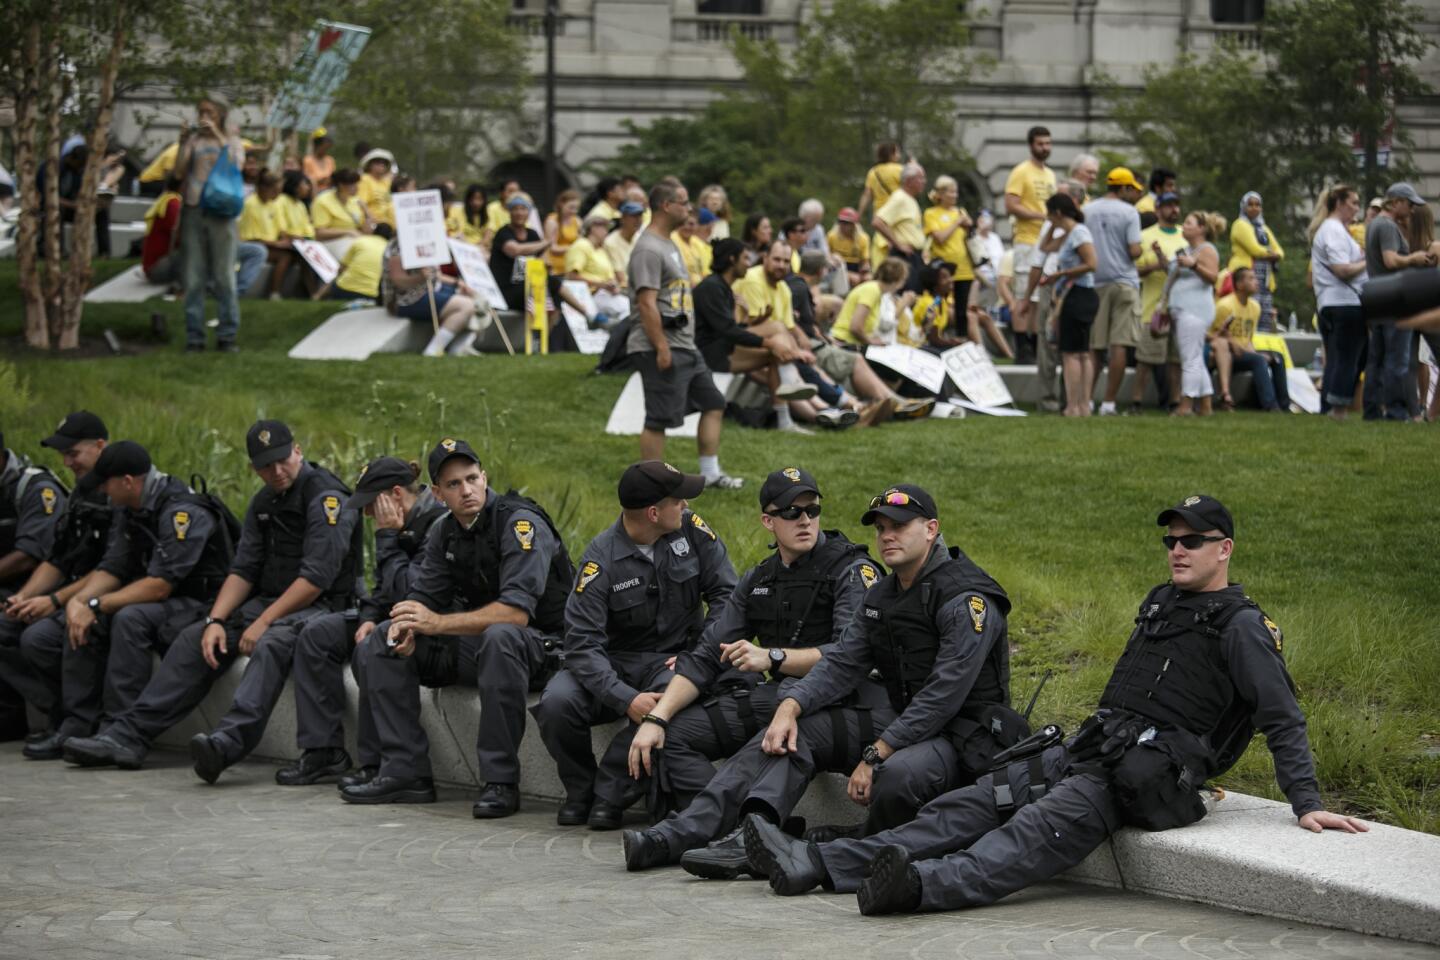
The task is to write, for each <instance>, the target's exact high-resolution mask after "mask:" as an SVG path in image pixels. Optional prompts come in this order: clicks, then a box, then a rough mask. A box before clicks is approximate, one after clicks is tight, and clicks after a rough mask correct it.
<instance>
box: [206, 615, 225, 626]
mask: <svg viewBox="0 0 1440 960" xmlns="http://www.w3.org/2000/svg"><path fill="white" fill-rule="evenodd" d="M224 622H225V621H224V620H221V619H220V618H219V617H211V616H207V617H206V618H205V626H207V627H209V626H212V625H214V624H217V623H221V624H223V623H224Z"/></svg>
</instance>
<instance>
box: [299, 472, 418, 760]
mask: <svg viewBox="0 0 1440 960" xmlns="http://www.w3.org/2000/svg"><path fill="white" fill-rule="evenodd" d="M344 509H345V510H347V511H358V512H361V513H364V514H365V515H366V516H368V517H370V518H372V519H373V520H374V521H375V591H374V592H373V593H371V594H370V595H368V596H366V597H364V598H363V599H361V601H360V607H359V610H358V612H357V614H356V615H355V616H351V615H350V614H349V613H348V612H345V613H340V612H336V613H327V614H323V615H322V616H318V617H316V618H315V619H313V620H311V621H310V622H308V623H307V624H305V629H303V630H301V631H300V641H299V643H298V645H297V646H296V648H295V725H296V737H295V739H296V744H297V746H299V747H300V750H301V751H302V752H301V755H300V759H299V760H297V761H296V762H295V763H293V764H291V765H290V766H288V767H284V768H282V769H280V770H278V771H276V773H275V782H276V783H278V784H280V785H281V786H304V785H308V784H312V783H317V782H319V781H321V780H324V779H327V778H329V777H335V776H340V775H342V774H345V773H346V772H347V770H348V769H349V766H350V755H349V754H348V753H346V751H345V728H344V722H343V716H344V711H345V678H344V676H343V674H342V671H343V669H344V667H345V662H346V661H347V660H351V657H352V655H353V652H354V650H355V648H356V647H357V646H358V645H359V644H362V643H364V642H365V641H366V639H367V638H369V637H371V635H372V634H373V633H374V630H375V625H376V624H377V623H379V622H380V621H381V620H384V619H385V617H386V616H387V615H388V614H389V612H390V608H391V607H392V606H394V605H395V604H397V603H399V602H400V601H402V600H404V599H405V598H406V597H407V596H409V593H410V575H411V573H412V572H413V571H415V570H416V569H417V567H418V565H417V564H415V563H413V562H412V561H414V559H415V557H416V556H418V555H419V553H420V548H421V546H422V545H423V544H424V542H425V535H426V533H428V532H429V530H430V527H431V525H432V524H434V522H435V521H436V520H438V519H440V518H441V517H443V516H444V515H445V504H443V503H441V502H440V500H439V499H437V498H436V496H435V494H434V493H433V492H432V491H431V490H430V488H429V487H427V486H425V485H424V484H423V483H421V482H420V465H419V464H418V463H407V462H406V461H404V460H400V459H398V458H396V457H379V458H378V459H375V460H372V461H370V462H369V463H368V464H366V465H365V466H364V467H363V468H362V469H361V471H360V479H359V480H358V481H357V482H356V484H355V492H354V493H353V494H352V495H351V496H350V499H348V500H346V501H345V503H344ZM375 642H378V643H383V642H384V638H383V637H381V638H378V639H377V640H376V641H375ZM352 662H353V664H354V669H356V670H357V671H358V670H359V659H358V658H356V659H355V660H354V661H352ZM355 681H356V684H357V685H358V686H359V688H360V704H359V710H358V724H359V729H358V731H357V740H358V746H359V757H358V760H359V764H360V768H359V770H357V771H355V773H354V774H352V775H350V776H344V777H341V780H340V785H341V786H350V785H353V784H359V783H366V782H368V781H370V780H372V779H373V778H374V777H375V774H376V773H377V772H378V771H379V769H380V743H379V740H378V739H377V737H376V735H375V721H374V719H373V718H372V717H371V715H370V703H369V698H368V697H367V696H366V695H365V683H364V679H363V677H362V676H360V674H359V673H358V672H357V674H356V678H355Z"/></svg>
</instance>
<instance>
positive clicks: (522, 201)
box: [505, 193, 530, 210]
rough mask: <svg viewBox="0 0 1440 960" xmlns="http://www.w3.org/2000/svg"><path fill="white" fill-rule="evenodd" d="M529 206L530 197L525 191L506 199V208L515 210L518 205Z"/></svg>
mask: <svg viewBox="0 0 1440 960" xmlns="http://www.w3.org/2000/svg"><path fill="white" fill-rule="evenodd" d="M528 206H530V198H529V197H527V196H525V194H523V193H517V194H515V195H514V196H512V197H511V198H510V199H509V200H506V201H505V209H506V210H514V209H515V208H516V207H528Z"/></svg>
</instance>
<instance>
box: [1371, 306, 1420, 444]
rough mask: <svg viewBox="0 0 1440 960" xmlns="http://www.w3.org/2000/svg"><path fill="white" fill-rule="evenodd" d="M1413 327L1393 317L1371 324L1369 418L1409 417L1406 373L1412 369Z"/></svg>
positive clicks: (1393, 418) (1400, 418) (1397, 418)
mask: <svg viewBox="0 0 1440 960" xmlns="http://www.w3.org/2000/svg"><path fill="white" fill-rule="evenodd" d="M1412 337H1413V335H1412V334H1411V332H1410V331H1409V330H1401V329H1399V328H1398V327H1396V326H1395V322H1394V321H1393V320H1381V321H1377V322H1375V323H1373V324H1371V325H1370V357H1369V359H1368V360H1366V362H1365V419H1366V420H1380V419H1385V420H1409V419H1410V403H1409V401H1408V400H1407V399H1406V397H1405V375H1406V374H1407V373H1409V372H1410V341H1411V339H1412Z"/></svg>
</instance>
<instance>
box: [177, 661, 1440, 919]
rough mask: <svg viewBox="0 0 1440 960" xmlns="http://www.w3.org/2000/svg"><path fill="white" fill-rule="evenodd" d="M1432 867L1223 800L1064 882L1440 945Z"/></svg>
mask: <svg viewBox="0 0 1440 960" xmlns="http://www.w3.org/2000/svg"><path fill="white" fill-rule="evenodd" d="M247 662H248V658H243V657H242V658H241V659H240V661H239V662H238V663H237V664H236V665H235V666H234V667H232V668H231V669H230V670H229V671H228V672H227V673H226V674H225V675H224V676H223V677H221V678H220V679H219V680H217V681H216V683H215V686H214V689H212V690H211V692H210V694H209V696H207V697H206V698H205V700H204V702H203V703H201V704H200V706H199V707H198V708H197V709H196V711H195V712H194V713H193V714H192V715H191V716H190V717H189V718H188V719H187V720H185V721H184V722H182V723H181V724H179V725H177V726H176V727H175V728H174V729H172V730H170V731H169V732H168V733H166V734H165V735H164V736H163V737H162V738H161V741H160V742H161V743H162V744H163V745H166V746H169V747H174V748H180V749H183V748H184V747H185V744H186V742H187V741H188V740H189V738H190V737H191V735H193V734H195V733H200V732H208V731H210V730H211V729H213V728H214V726H215V725H216V724H217V723H218V722H219V720H220V717H221V716H222V715H223V714H224V713H225V711H226V710H227V709H229V707H230V704H231V702H232V700H233V698H234V693H235V688H236V686H237V685H238V684H239V682H240V677H241V675H242V674H243V672H244V669H245V664H246V663H247ZM345 680H346V691H347V697H346V711H345V712H346V717H345V730H346V738H347V741H348V743H347V749H349V750H350V751H351V756H354V755H355V742H354V731H355V729H356V723H355V716H356V705H357V695H358V691H357V689H356V687H355V682H354V678H353V677H352V676H351V675H350V672H349V670H348V668H347V670H346V671H345ZM536 699H537V697H536V695H533V694H532V695H531V697H530V701H529V702H530V703H531V704H532V705H533V704H534V702H535V700H536ZM421 706H422V709H421V720H422V722H423V724H424V726H425V731H426V734H427V735H428V736H429V738H430V757H431V762H432V764H433V766H434V771H435V777H436V779H437V780H439V781H440V782H442V783H445V784H450V785H454V786H460V787H469V788H478V786H479V777H478V772H477V770H476V761H475V737H476V731H477V729H478V724H479V710H478V708H477V703H476V699H475V691H474V690H473V689H472V688H468V687H449V688H445V689H442V690H431V689H428V688H422V691H421ZM619 728H620V723H612V724H607V725H603V726H599V727H596V728H595V730H594V745H595V752H596V756H599V755H600V753H601V752H602V751H603V750H604V748H605V746H606V745H607V744H608V743H609V741H610V738H611V737H612V736H613V735H614V733H615V732H616V731H617V730H618V729H619ZM1255 749H1262V748H1260V747H1256V748H1255ZM298 754H299V751H298V749H297V748H296V746H295V701H294V696H293V685H287V687H286V691H285V693H284V695H283V696H282V697H281V699H280V702H279V704H278V705H277V706H276V709H275V712H274V714H273V715H272V716H271V718H270V723H269V726H268V727H267V728H266V731H265V735H264V737H263V738H262V740H261V741H260V745H259V746H258V747H257V748H256V750H255V752H254V755H253V756H254V757H255V758H259V759H265V760H276V761H282V760H283V761H288V760H291V759H293V758H295V757H296V756H298ZM520 764H521V790H522V792H523V793H524V794H525V795H526V796H527V797H531V798H535V799H540V800H546V801H558V800H560V799H562V798H563V796H564V790H563V788H562V787H561V785H560V780H559V777H558V775H557V774H556V771H555V763H554V761H553V760H552V759H551V757H550V755H549V753H548V752H547V751H546V749H545V746H544V744H543V743H542V742H541V740H540V733H539V730H538V729H537V728H536V725H535V723H534V722H533V719H532V720H531V722H530V723H528V724H527V727H526V732H525V737H524V740H523V741H522V743H521V749H520ZM796 812H797V813H798V814H800V815H801V816H804V817H806V818H807V820H808V821H809V822H810V823H811V824H821V823H853V822H856V821H858V820H860V819H861V816H860V814H859V810H858V808H857V807H855V806H854V804H852V803H850V801H849V800H848V799H847V798H846V796H845V778H844V777H843V776H841V775H838V774H825V775H823V776H821V777H819V778H817V780H816V781H815V783H813V784H812V785H811V787H810V789H809V791H808V792H807V793H806V795H805V799H804V801H803V802H802V803H801V805H800V807H799V808H798V809H797V810H796ZM1436 864H1440V837H1436V836H1431V835H1429V834H1422V833H1416V832H1413V831H1409V830H1401V829H1398V828H1396V827H1387V826H1383V825H1379V824H1375V825H1372V826H1371V832H1370V833H1369V834H1366V835H1364V836H1349V835H1345V834H1340V833H1334V832H1327V833H1325V834H1322V835H1316V834H1312V833H1309V832H1307V831H1304V830H1301V829H1300V828H1299V827H1298V826H1296V824H1295V817H1294V815H1293V814H1292V813H1291V812H1290V808H1289V806H1288V805H1287V804H1283V803H1276V802H1274V801H1270V800H1264V799H1261V798H1258V797H1251V796H1247V795H1245V794H1235V793H1232V794H1229V795H1228V796H1226V797H1225V799H1223V800H1222V801H1220V802H1219V803H1218V804H1215V806H1214V810H1213V812H1212V813H1211V814H1210V815H1209V816H1208V817H1206V818H1205V819H1204V820H1202V821H1200V823H1198V824H1195V825H1193V826H1190V827H1186V828H1184V829H1182V830H1169V831H1165V832H1162V833H1146V832H1144V831H1140V830H1135V829H1132V828H1126V829H1123V830H1121V831H1120V832H1119V833H1117V834H1116V835H1115V836H1114V837H1113V838H1112V839H1111V840H1109V841H1107V842H1106V843H1105V844H1104V845H1102V846H1101V847H1100V848H1099V849H1097V850H1096V851H1095V852H1094V853H1093V854H1091V855H1090V856H1089V857H1088V858H1087V859H1086V860H1085V861H1084V862H1083V863H1081V864H1080V865H1078V866H1077V867H1075V868H1074V869H1072V870H1070V871H1069V872H1068V873H1066V874H1065V879H1069V880H1075V881H1079V882H1082V883H1089V884H1096V885H1099V886H1106V887H1114V888H1118V889H1123V890H1133V891H1135V892H1137V893H1146V894H1153V895H1156V896H1162V897H1170V898H1173V899H1179V900H1194V901H1199V902H1202V903H1208V904H1212V905H1214V906H1219V907H1226V908H1229V909H1233V910H1238V911H1241V912H1244V913H1256V914H1264V915H1268V916H1275V917H1282V918H1286V919H1290V920H1296V921H1300V922H1304V923H1313V924H1318V925H1321V926H1327V927H1338V928H1341V929H1345V930H1355V931H1359V932H1362V933H1369V934H1378V935H1381V936H1388V937H1397V938H1400V939H1406V940H1418V941H1422V942H1427V943H1437V944H1440V884H1436V883H1435V882H1434V878H1433V874H1434V869H1435V865H1436Z"/></svg>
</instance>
